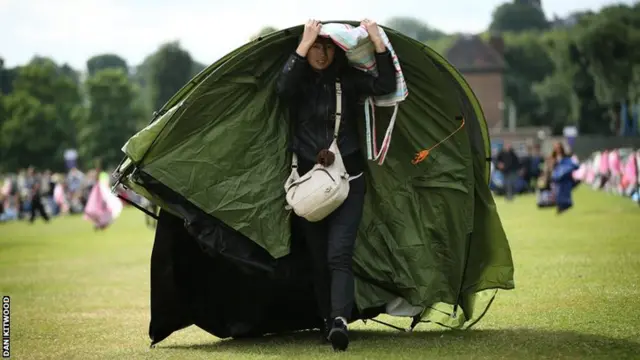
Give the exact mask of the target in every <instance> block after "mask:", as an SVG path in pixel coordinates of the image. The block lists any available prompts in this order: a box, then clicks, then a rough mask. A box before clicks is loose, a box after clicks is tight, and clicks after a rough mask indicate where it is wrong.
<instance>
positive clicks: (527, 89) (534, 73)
mask: <svg viewBox="0 0 640 360" xmlns="http://www.w3.org/2000/svg"><path fill="white" fill-rule="evenodd" d="M504 41H505V47H504V59H505V62H506V63H507V72H506V74H505V96H506V97H507V98H509V99H510V100H511V101H513V102H514V104H515V105H516V108H517V109H518V113H519V119H518V122H519V123H520V124H523V125H537V126H540V125H548V118H547V117H546V116H540V114H539V113H538V112H537V109H538V108H539V107H540V101H539V98H538V96H537V95H536V94H535V93H534V91H533V88H532V84H534V83H536V82H540V81H542V80H544V79H545V77H547V76H548V75H550V74H551V73H552V72H553V62H552V61H551V59H550V58H549V56H548V55H547V53H546V51H545V49H544V47H543V45H542V43H541V42H540V37H539V36H538V35H537V34H534V33H531V32H524V33H519V34H507V35H506V36H505V37H504Z"/></svg>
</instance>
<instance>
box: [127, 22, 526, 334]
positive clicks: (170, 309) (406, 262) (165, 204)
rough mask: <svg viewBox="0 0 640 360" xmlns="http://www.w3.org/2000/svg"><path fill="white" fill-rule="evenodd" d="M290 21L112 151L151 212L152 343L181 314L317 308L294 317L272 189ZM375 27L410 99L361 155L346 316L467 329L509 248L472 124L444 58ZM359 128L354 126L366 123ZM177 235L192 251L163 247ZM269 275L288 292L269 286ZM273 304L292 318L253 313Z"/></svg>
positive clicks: (241, 314)
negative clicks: (368, 154)
mask: <svg viewBox="0 0 640 360" xmlns="http://www.w3.org/2000/svg"><path fill="white" fill-rule="evenodd" d="M340 22H341V23H348V24H351V25H354V26H357V25H358V23H355V22H351V21H340ZM302 29H303V27H302V26H296V27H292V28H289V29H285V30H281V31H277V32H273V33H271V34H268V35H266V36H264V37H261V38H258V39H256V40H253V41H251V42H249V43H247V44H245V45H244V46H242V47H240V48H238V49H236V50H235V51H233V52H231V53H230V54H228V55H226V56H225V57H223V58H222V59H220V60H218V61H217V62H215V63H214V64H213V65H211V66H209V67H208V68H206V69H205V70H204V71H202V72H201V73H200V74H198V75H197V76H195V77H194V78H193V79H192V80H191V81H190V82H189V83H188V84H186V85H185V86H184V87H183V88H182V89H181V90H180V91H179V92H178V93H177V94H176V95H175V96H174V97H173V98H172V99H171V100H170V101H169V102H168V103H167V104H166V105H165V106H164V107H163V108H162V109H161V110H160V111H158V112H157V113H156V114H155V117H154V119H153V121H152V122H151V124H150V125H148V126H147V127H146V128H144V129H143V130H141V131H140V132H138V133H137V134H135V135H134V136H133V137H132V138H131V139H130V140H129V141H128V142H127V143H126V144H125V145H124V147H123V151H124V152H125V154H126V157H125V159H124V160H123V162H122V163H121V165H120V166H119V167H118V169H117V171H116V175H117V176H118V178H119V183H120V184H122V185H124V186H125V187H127V188H130V189H132V190H133V191H135V192H137V193H139V194H141V195H142V196H144V197H146V198H148V199H149V200H151V201H152V202H154V203H156V204H157V205H159V206H160V207H161V208H162V211H161V215H160V221H159V223H158V228H157V230H156V243H155V245H154V250H153V251H154V253H153V254H152V284H151V288H152V294H151V297H152V304H151V306H152V321H151V323H152V324H151V329H150V336H151V337H152V339H154V340H153V341H154V342H158V341H160V340H162V339H163V338H165V337H166V336H168V335H169V334H170V333H171V332H172V331H175V330H177V329H179V328H181V327H184V326H188V325H191V324H196V325H198V326H200V327H202V328H205V329H207V330H208V331H210V332H211V333H213V334H214V335H216V336H219V337H225V336H244V335H248V334H262V333H266V332H274V331H280V330H286V329H307V328H312V327H314V326H316V325H318V324H319V323H318V322H316V320H317V319H315V314H311V315H309V316H306V317H305V315H304V314H307V313H314V312H315V308H314V302H313V300H312V297H313V296H312V293H310V292H312V290H311V287H309V286H308V282H309V281H310V280H309V279H310V276H307V277H305V274H306V273H305V270H304V260H303V257H304V255H303V254H302V253H303V252H300V254H299V255H295V254H293V253H294V251H293V250H292V249H294V248H295V239H296V236H297V233H296V230H295V229H296V228H295V222H294V221H293V219H294V217H293V216H292V214H291V212H290V211H287V210H286V209H285V205H286V203H285V198H284V190H283V183H284V181H285V179H286V178H287V176H288V175H289V172H290V168H289V165H290V161H291V160H290V154H289V153H288V152H287V151H285V149H286V147H287V141H288V131H289V122H288V112H287V111H286V109H285V107H284V105H283V104H282V103H281V102H280V101H279V99H278V98H277V96H276V93H275V91H274V87H275V82H276V78H277V76H278V74H279V72H280V71H281V69H282V67H283V65H284V63H285V61H286V59H287V57H288V56H289V54H290V53H291V52H292V51H293V50H294V49H295V47H296V45H297V41H298V39H299V36H300V35H301V33H302ZM384 29H385V31H386V32H387V35H388V37H389V39H390V41H391V43H392V44H393V47H394V49H395V50H396V52H397V54H398V57H399V60H400V63H401V66H402V69H403V72H404V75H405V78H406V81H407V84H408V87H409V96H408V98H407V99H406V100H405V101H404V102H402V103H401V104H400V107H399V113H398V116H397V120H396V126H395V129H394V133H393V139H392V142H391V147H390V150H389V152H388V155H387V159H386V161H385V163H384V165H382V166H380V165H378V164H377V163H374V162H368V164H369V165H368V169H367V171H368V173H369V176H368V179H369V183H368V187H369V190H368V192H367V199H366V204H365V214H364V218H363V221H362V224H361V227H360V230H359V235H358V240H357V244H356V250H355V258H354V271H355V273H356V276H357V279H356V302H357V305H356V309H354V312H356V313H357V314H358V317H356V318H361V319H365V318H373V317H375V316H377V315H379V314H385V313H386V314H391V315H397V316H406V317H407V318H408V321H409V322H413V325H416V323H418V322H420V321H422V322H427V321H432V322H437V323H439V324H442V325H445V326H448V327H453V328H464V327H468V326H470V325H472V324H473V323H475V322H476V321H477V320H479V319H480V318H481V317H482V316H483V315H484V313H485V312H486V310H487V309H488V307H489V306H490V304H491V301H492V300H493V298H494V296H495V294H496V292H497V290H498V289H513V287H514V282H513V272H514V269H513V263H512V258H511V251H510V248H509V244H508V241H507V238H506V236H505V233H504V230H503V228H502V225H501V222H500V218H499V216H498V213H497V210H496V207H495V204H494V201H493V198H492V195H491V192H490V190H489V187H488V182H489V171H490V163H489V161H490V142H489V137H488V131H487V126H486V122H485V119H484V116H483V113H482V109H481V107H480V105H479V103H478V100H477V99H476V97H475V96H474V94H473V93H472V91H471V89H470V87H469V86H468V84H467V83H466V82H465V81H464V79H463V77H462V76H461V75H460V74H459V73H458V72H457V71H456V69H455V68H454V67H453V66H452V65H450V64H449V63H448V62H447V61H446V60H445V59H444V58H442V57H441V56H440V55H439V54H437V53H436V52H434V51H433V50H432V49H430V48H429V47H428V46H426V45H425V44H422V43H420V42H418V41H416V40H413V39H411V38H409V37H407V36H404V35H402V34H401V33H398V32H396V31H394V30H392V29H388V28H384ZM376 111H377V112H378V114H377V116H376V118H377V119H378V121H379V123H378V124H377V126H378V127H380V128H384V127H386V125H387V124H385V123H383V122H382V121H381V120H380V119H389V118H390V116H391V111H392V108H377V110H376ZM461 119H464V127H463V128H462V130H461V131H458V132H457V133H455V134H454V135H453V136H451V137H450V138H449V139H447V140H446V141H444V142H443V143H442V144H441V145H440V146H438V147H437V148H435V149H434V150H432V151H431V154H430V155H429V156H428V157H427V158H426V159H425V160H424V161H422V162H420V163H418V164H415V165H414V164H413V163H412V159H413V158H414V157H415V155H416V153H418V152H419V151H420V150H423V149H425V148H429V147H430V146H432V145H434V144H436V143H438V142H439V141H441V140H443V139H445V138H447V137H448V136H449V135H450V134H452V133H454V132H455V130H456V129H457V128H458V127H459V126H460V123H461ZM360 124H361V130H362V131H363V132H364V119H362V121H361V122H360ZM363 138H364V136H363ZM363 148H364V140H363ZM163 217H164V219H165V220H164V223H165V225H164V226H163ZM170 224H173V225H170ZM177 227H179V228H180V229H177ZM187 244H189V245H187ZM180 246H183V247H184V246H192V248H190V249H191V250H184V249H183V250H176V249H177V247H180ZM196 249H199V252H198V251H196ZM294 255H295V256H294ZM179 256H182V257H187V258H188V261H187V260H185V259H182V260H180V259H178V258H177V257H179ZM196 258H197V259H196ZM294 258H295V259H294ZM296 259H297V260H296ZM195 262H200V263H199V264H200V265H198V266H196V265H194V263H195ZM180 266H182V267H181V268H180ZM296 266H299V267H298V268H296ZM205 267H208V268H207V269H208V270H204V269H205ZM171 271H173V272H175V273H176V274H173V275H171V274H169V273H170V272H171ZM154 272H155V275H154ZM204 272H207V275H206V277H207V279H208V280H204V279H203V277H204V275H203V274H204ZM177 273H179V274H177ZM167 274H169V275H167ZM196 278H199V279H200V280H196ZM223 278H224V281H223V280H221V279H223ZM230 278H233V279H234V280H233V283H230V282H229V281H230V280H229V279H230ZM176 279H178V280H176ZM180 279H181V280H180ZM213 279H218V280H215V281H214V280H213ZM185 284H189V285H188V286H187V285H185ZM243 284H245V285H243ZM270 286H272V287H273V289H276V288H277V289H279V290H278V291H281V292H284V293H286V294H287V296H286V297H279V298H274V296H275V295H267V294H266V292H268V291H269V287H270ZM203 289H209V290H203ZM257 289H260V292H259V293H258V292H257V291H258V290H257ZM246 291H254V292H253V293H247V292H246ZM240 293H242V294H243V295H242V296H240V295H239V294H240ZM172 294H173V295H172ZM177 294H180V295H177ZM245 296H251V297H253V299H252V302H251V304H249V303H247V302H246V301H244V302H242V299H244V297H245ZM204 298H206V299H207V301H204V300H203V299H204ZM225 298H226V299H227V300H225ZM230 299H235V300H233V301H232V300H230ZM260 299H262V300H260ZM240 302H242V303H243V304H244V305H242V306H244V308H243V309H244V310H240V309H239V308H238V309H236V310H237V314H238V315H237V316H235V317H233V316H232V315H230V314H231V313H233V311H231V310H229V309H230V307H233V306H235V307H240V305H239V303H240ZM214 303H215V304H218V305H216V306H217V307H218V308H225V307H226V310H224V312H222V310H215V308H216V306H213V305H212V304H214ZM154 304H155V305H154ZM207 307H208V308H209V310H205V308H207ZM249 307H250V308H251V310H247V309H249ZM274 308H277V309H279V310H278V311H280V312H281V313H283V312H284V313H286V314H288V315H287V316H285V317H286V318H288V319H291V318H292V316H289V315H292V314H293V313H296V312H297V313H296V314H297V315H296V316H297V318H298V320H291V321H292V322H295V321H297V322H298V323H295V324H294V323H290V324H281V323H278V324H276V323H275V322H277V321H281V320H274V318H272V317H270V316H269V315H267V313H268V312H269V311H273V309H274ZM177 309H180V310H177ZM234 309H235V308H234ZM177 311H179V312H182V315H179V314H176V312H177ZM248 313H252V314H254V315H252V316H249V315H247V314H248ZM240 318H242V320H240ZM281 318H282V316H280V317H279V319H281ZM171 319H173V320H171ZM304 319H309V320H308V321H306V320H304Z"/></svg>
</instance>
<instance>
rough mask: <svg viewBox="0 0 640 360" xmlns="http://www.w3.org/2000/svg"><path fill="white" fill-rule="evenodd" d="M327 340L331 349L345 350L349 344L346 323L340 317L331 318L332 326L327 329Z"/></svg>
mask: <svg viewBox="0 0 640 360" xmlns="http://www.w3.org/2000/svg"><path fill="white" fill-rule="evenodd" d="M329 341H331V346H333V350H337V351H345V350H347V347H348V346H349V332H348V331H347V324H346V322H345V321H344V320H342V319H341V318H336V319H335V320H333V326H332V327H331V330H330V331H329Z"/></svg>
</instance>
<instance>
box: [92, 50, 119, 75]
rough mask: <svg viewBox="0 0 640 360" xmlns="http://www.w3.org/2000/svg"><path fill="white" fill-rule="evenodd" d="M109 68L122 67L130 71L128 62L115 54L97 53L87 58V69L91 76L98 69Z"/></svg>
mask: <svg viewBox="0 0 640 360" xmlns="http://www.w3.org/2000/svg"><path fill="white" fill-rule="evenodd" d="M109 68H116V69H122V70H124V71H125V72H126V73H128V72H129V67H128V66H127V62H126V61H125V60H124V59H123V58H121V57H120V56H118V55H115V54H101V55H96V56H93V57H91V58H90V59H89V60H87V71H88V72H89V74H88V75H89V76H94V75H95V74H96V73H97V72H98V71H100V70H103V69H109Z"/></svg>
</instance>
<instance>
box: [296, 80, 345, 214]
mask: <svg viewBox="0 0 640 360" xmlns="http://www.w3.org/2000/svg"><path fill="white" fill-rule="evenodd" d="M341 111H342V88H341V87H340V82H338V81H336V123H335V130H334V132H333V141H332V142H331V146H329V151H331V152H333V153H334V154H335V160H334V162H333V164H331V165H329V166H323V165H321V164H315V165H314V167H313V168H312V169H311V170H309V172H307V173H306V174H304V175H303V176H300V175H299V174H298V158H297V156H296V154H295V152H294V153H293V157H292V159H291V175H289V178H288V179H287V181H286V183H285V185H284V190H285V192H286V200H287V203H288V204H289V206H287V208H288V209H293V211H294V212H295V213H296V215H298V216H300V217H303V218H305V219H307V220H308V221H311V222H317V221H320V220H322V219H324V218H325V217H327V216H328V215H329V214H331V213H332V212H333V211H335V210H336V209H337V208H338V207H339V206H340V205H342V203H343V202H344V200H345V199H346V198H347V196H348V195H349V174H348V173H347V170H346V168H345V166H344V163H343V162H342V156H341V155H340V150H339V149H338V130H339V129H340V120H341V116H342V114H341Z"/></svg>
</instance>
